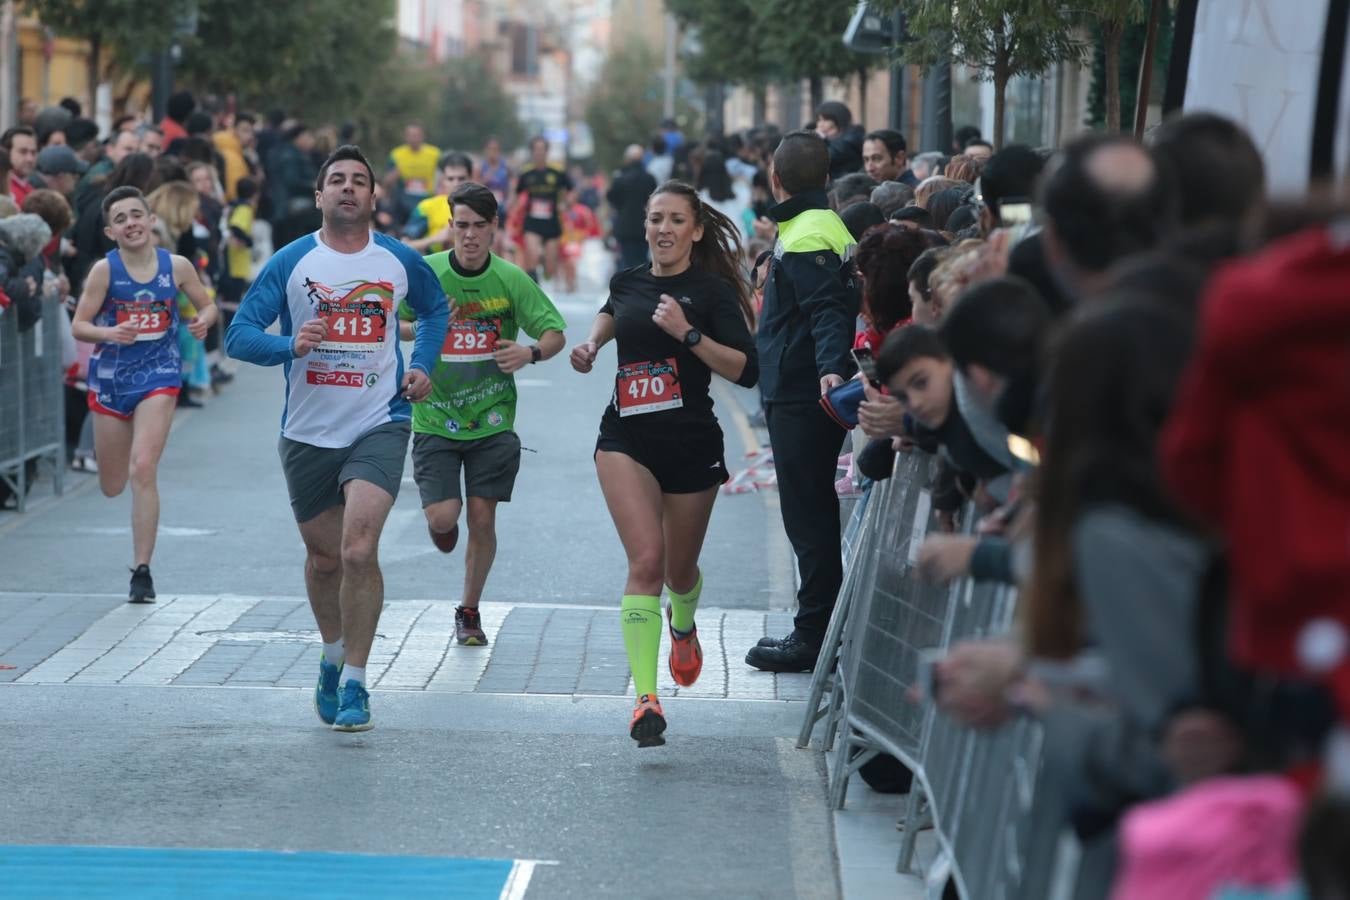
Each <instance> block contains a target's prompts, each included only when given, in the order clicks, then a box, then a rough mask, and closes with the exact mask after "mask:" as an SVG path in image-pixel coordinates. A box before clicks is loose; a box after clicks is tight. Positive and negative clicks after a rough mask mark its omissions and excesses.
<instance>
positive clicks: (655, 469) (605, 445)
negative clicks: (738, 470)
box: [595, 409, 731, 494]
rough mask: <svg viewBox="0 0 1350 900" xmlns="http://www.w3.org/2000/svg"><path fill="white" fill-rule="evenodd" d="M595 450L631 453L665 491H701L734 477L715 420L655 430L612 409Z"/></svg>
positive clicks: (601, 425)
mask: <svg viewBox="0 0 1350 900" xmlns="http://www.w3.org/2000/svg"><path fill="white" fill-rule="evenodd" d="M595 449H596V451H597V452H598V451H600V450H604V451H607V452H610V453H622V454H624V455H625V456H631V457H632V458H633V459H635V460H636V461H637V462H638V464H639V465H641V466H642V467H643V468H645V469H646V470H647V471H649V472H651V473H652V475H653V476H654V477H655V478H656V483H657V484H659V485H660V486H661V493H663V494H698V493H702V492H703V491H706V490H708V489H709V488H714V487H717V486H718V485H720V484H725V483H726V482H727V481H728V480H729V479H730V478H731V474H730V473H729V472H728V471H727V464H726V459H725V458H724V452H725V451H724V449H723V445H722V429H721V428H719V427H718V426H717V425H716V424H715V423H714V424H712V425H701V426H694V427H689V426H686V427H683V428H681V429H679V430H678V431H666V430H664V429H662V430H660V431H656V430H653V429H647V428H643V427H641V426H634V425H629V424H627V423H625V422H624V421H623V420H622V419H620V418H619V416H618V415H617V414H615V413H614V411H613V410H612V409H611V410H609V411H607V412H606V413H605V415H604V417H603V418H602V419H601V420H600V437H599V439H598V440H597V441H596V442H595Z"/></svg>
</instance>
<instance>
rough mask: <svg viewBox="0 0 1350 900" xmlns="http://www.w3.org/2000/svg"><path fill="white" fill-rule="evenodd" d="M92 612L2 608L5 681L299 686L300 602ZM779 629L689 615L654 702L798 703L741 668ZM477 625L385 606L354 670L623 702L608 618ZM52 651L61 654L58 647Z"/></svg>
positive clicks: (571, 616)
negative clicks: (465, 637) (695, 648)
mask: <svg viewBox="0 0 1350 900" xmlns="http://www.w3.org/2000/svg"><path fill="white" fill-rule="evenodd" d="M83 602H86V603H87V602H88V600H87V599H86V600H84V601H83ZM103 602H108V601H107V600H106V598H105V600H104V601H103ZM10 606H11V607H14V606H15V604H13V603H11V604H10ZM102 609H103V608H102V607H99V608H98V609H92V610H91V609H87V608H83V607H80V606H79V605H78V604H76V605H75V606H72V605H71V604H70V603H66V602H64V601H63V599H61V598H53V600H52V601H51V602H46V601H36V600H34V601H29V604H28V607H27V609H26V610H23V611H22V612H19V611H16V610H15V609H13V608H9V609H5V610H3V612H5V613H8V616H7V622H8V624H11V625H18V624H20V623H23V626H24V627H23V628H22V631H23V632H24V634H22V635H18V637H17V643H16V644H15V646H13V647H11V648H10V649H9V650H8V651H7V653H8V655H9V656H10V657H12V658H15V659H20V658H22V659H24V660H32V661H33V663H35V664H34V666H33V668H32V669H29V670H28V671H27V672H21V671H15V672H14V676H16V677H15V680H17V681H20V682H23V683H30V684H32V683H48V684H50V683H61V682H72V683H76V684H116V683H122V684H135V685H166V684H176V685H225V684H228V685H232V686H275V687H295V688H304V689H308V688H311V687H312V686H313V682H314V677H315V669H316V667H315V658H314V657H315V655H316V654H317V649H318V648H317V647H316V646H315V645H316V643H317V640H318V635H317V631H315V630H314V629H313V628H312V625H313V621H312V619H311V617H310V612H309V609H308V604H307V603H306V602H305V601H304V600H302V599H298V598H260V597H237V596H225V597H214V596H204V595H186V596H179V597H173V598H168V599H165V600H162V601H161V602H160V603H159V604H156V605H153V606H131V605H127V604H126V603H124V602H119V603H117V604H116V606H115V607H113V608H110V609H108V610H107V611H106V613H105V614H103V615H102V616H101V617H100V618H97V619H95V620H93V621H92V624H89V625H88V627H87V628H84V621H87V619H86V620H81V619H80V617H79V616H78V615H75V614H76V613H77V612H82V613H83V615H84V616H86V617H88V616H92V615H98V613H99V612H100V611H102ZM57 621H60V622H61V623H62V628H61V629H58V631H60V633H59V634H58V633H57V632H55V631H52V632H51V633H50V634H48V633H47V632H48V631H50V630H51V628H53V627H55V626H54V625H53V624H51V623H54V622H57ZM44 623H47V624H44ZM787 623H788V617H786V616H785V615H784V614H783V613H769V614H766V613H764V612H762V611H753V610H721V609H715V608H709V609H705V610H703V611H702V612H701V614H700V623H699V624H700V629H699V637H700V640H701V642H702V646H703V653H704V664H703V674H702V677H701V678H700V679H699V681H698V683H697V684H695V685H694V686H693V687H690V688H681V687H678V686H676V685H675V683H674V681H673V680H672V679H671V677H670V673H669V670H668V668H667V666H666V662H665V661H666V656H667V654H668V653H669V635H668V633H666V634H663V635H662V639H661V642H662V643H661V662H660V665H659V668H658V688H657V689H658V692H659V693H660V695H661V696H662V697H663V698H665V697H679V696H684V697H697V698H708V699H727V698H730V699H737V700H798V699H801V698H803V697H804V696H805V695H806V691H807V689H808V686H809V683H810V676H809V675H807V674H801V675H797V674H789V675H772V674H768V673H762V672H756V671H754V670H752V669H749V668H747V667H746V666H745V664H744V662H743V658H744V654H745V651H746V650H747V649H748V648H749V647H751V646H753V645H754V643H755V642H756V641H758V640H759V638H760V637H761V636H762V635H764V634H765V633H766V631H767V633H771V634H778V633H786V630H787V627H788V624H787ZM483 625H484V628H485V630H486V631H487V633H488V636H489V640H490V641H491V643H490V645H489V646H487V647H462V646H460V645H459V644H457V643H455V640H454V607H453V606H452V605H451V604H449V603H447V602H444V601H431V600H420V601H392V602H390V603H388V604H386V606H385V609H384V612H383V614H382V616H381V620H380V635H381V636H380V637H377V638H376V641H375V646H374V648H373V651H372V654H371V659H370V663H369V664H368V669H369V674H370V678H371V684H372V685H373V686H374V687H375V688H376V689H382V690H432V691H454V692H472V691H480V692H492V693H512V694H514V693H527V694H563V695H569V694H596V695H610V696H623V695H631V693H632V681H631V678H630V677H629V671H628V659H627V655H626V654H625V652H624V646H623V635H622V631H621V629H620V627H619V624H618V618H617V615H616V614H615V611H614V610H612V609H607V608H603V609H602V608H596V607H571V606H558V607H551V606H542V605H540V606H536V605H521V606H510V605H504V604H489V605H487V606H485V607H484V609H483ZM79 628H84V630H83V631H82V632H80V631H78V630H77V629H79ZM18 630H20V629H17V628H16V632H17V631H18ZM663 630H664V629H663ZM25 636H27V638H28V639H27V640H25ZM72 638H73V640H72ZM65 641H70V643H68V644H65V645H64V646H62V644H63V642H65ZM30 644H31V646H30Z"/></svg>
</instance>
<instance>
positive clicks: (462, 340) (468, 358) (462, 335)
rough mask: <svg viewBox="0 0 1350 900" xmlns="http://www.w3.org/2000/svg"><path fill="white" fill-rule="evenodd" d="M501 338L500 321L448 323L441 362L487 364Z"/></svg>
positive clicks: (478, 320) (457, 321) (471, 320)
mask: <svg viewBox="0 0 1350 900" xmlns="http://www.w3.org/2000/svg"><path fill="white" fill-rule="evenodd" d="M501 336H502V320H501V319H462V320H456V321H453V322H451V323H450V327H449V328H447V329H446V332H445V343H444V344H442V345H441V361H442V362H453V363H467V362H487V361H489V360H491V359H492V358H493V354H494V353H495V352H496V350H497V342H498V341H499V340H501Z"/></svg>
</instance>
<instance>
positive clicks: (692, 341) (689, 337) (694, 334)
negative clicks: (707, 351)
mask: <svg viewBox="0 0 1350 900" xmlns="http://www.w3.org/2000/svg"><path fill="white" fill-rule="evenodd" d="M701 340H703V334H702V332H700V331H699V330H698V329H697V328H690V329H689V331H688V332H687V333H686V334H685V336H684V345H685V346H686V347H697V346H698V342H699V341H701Z"/></svg>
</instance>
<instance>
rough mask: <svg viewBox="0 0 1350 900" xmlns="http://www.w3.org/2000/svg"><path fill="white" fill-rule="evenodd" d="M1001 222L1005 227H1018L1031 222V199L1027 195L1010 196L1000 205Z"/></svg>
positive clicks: (999, 216) (999, 215)
mask: <svg viewBox="0 0 1350 900" xmlns="http://www.w3.org/2000/svg"><path fill="white" fill-rule="evenodd" d="M998 219H999V224H1000V225H1001V226H1002V227H1003V228H1016V227H1018V226H1019V225H1026V224H1028V223H1030V222H1031V201H1030V200H1028V199H1027V198H1026V197H1009V198H1007V199H1005V200H1003V201H1001V202H1000V203H999V205H998Z"/></svg>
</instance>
